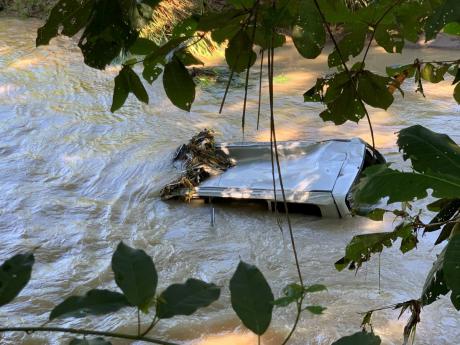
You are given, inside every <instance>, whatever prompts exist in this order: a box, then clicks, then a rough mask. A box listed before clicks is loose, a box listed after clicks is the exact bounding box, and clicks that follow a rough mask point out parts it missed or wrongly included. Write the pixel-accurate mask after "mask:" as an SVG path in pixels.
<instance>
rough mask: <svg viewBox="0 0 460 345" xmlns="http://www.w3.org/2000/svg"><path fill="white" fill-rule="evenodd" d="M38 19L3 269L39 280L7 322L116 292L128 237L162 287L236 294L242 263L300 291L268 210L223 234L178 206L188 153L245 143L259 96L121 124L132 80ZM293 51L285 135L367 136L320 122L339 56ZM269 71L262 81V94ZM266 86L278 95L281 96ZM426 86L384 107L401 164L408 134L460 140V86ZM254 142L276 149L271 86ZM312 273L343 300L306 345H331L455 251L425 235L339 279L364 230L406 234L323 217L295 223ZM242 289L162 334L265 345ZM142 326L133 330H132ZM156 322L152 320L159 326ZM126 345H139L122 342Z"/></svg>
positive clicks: (9, 339)
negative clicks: (233, 302) (319, 95)
mask: <svg viewBox="0 0 460 345" xmlns="http://www.w3.org/2000/svg"><path fill="white" fill-rule="evenodd" d="M39 24H40V23H39V22H38V21H32V20H16V19H6V18H0V120H1V121H0V191H1V194H0V239H1V241H2V246H1V247H0V259H1V260H2V261H3V260H4V259H5V258H7V257H9V256H10V255H13V254H14V253H17V252H20V251H26V250H33V249H35V253H36V265H35V266H34V270H33V276H32V280H31V282H30V283H29V285H28V286H27V288H26V289H25V290H23V292H22V293H21V294H20V296H19V297H18V298H16V300H15V301H14V302H13V303H11V304H9V305H7V306H4V307H2V308H1V311H0V324H1V325H2V326H4V325H40V324H42V323H43V322H45V321H46V320H47V317H48V311H49V310H50V309H51V308H52V307H53V306H54V305H56V304H57V303H59V302H61V301H62V300H63V298H64V297H66V296H69V295H72V294H82V293H84V292H86V291H87V290H88V289H90V288H96V287H99V288H112V289H115V288H116V286H115V284H114V281H113V276H112V273H111V269H110V259H111V255H112V253H113V251H114V248H115V246H116V245H117V243H118V242H119V241H120V240H123V241H125V242H126V243H128V244H130V245H132V246H134V247H137V248H143V249H144V250H145V251H146V252H147V253H148V254H150V255H151V256H153V258H154V261H155V263H156V266H157V269H158V271H159V276H160V283H159V285H160V288H161V289H162V288H164V287H166V286H167V285H168V284H170V283H174V282H183V281H184V280H185V279H186V278H188V277H196V278H199V279H203V280H206V281H212V282H215V283H217V284H219V285H222V286H224V287H226V286H228V282H229V279H230V277H231V274H232V272H233V271H234V269H235V268H236V265H237V263H238V261H239V259H240V258H241V259H244V260H245V261H248V262H252V263H255V264H257V266H258V267H259V268H260V269H261V270H262V271H263V272H264V274H265V275H266V278H267V279H268V280H269V282H270V284H271V286H272V289H273V290H274V292H275V294H276V295H279V294H280V292H281V289H282V288H283V286H285V285H286V284H288V283H290V282H293V281H295V279H296V274H295V267H294V265H293V259H292V256H291V251H290V245H289V243H288V241H287V240H286V239H283V235H282V234H281V232H280V231H279V229H278V227H277V225H276V222H275V220H274V218H273V215H272V214H270V213H268V212H267V211H266V210H262V209H244V208H241V207H234V206H219V207H218V208H217V210H216V212H217V224H216V226H215V227H211V226H210V210H209V208H208V207H207V206H206V205H201V204H192V205H187V204H184V203H180V202H163V201H161V200H160V198H159V197H158V193H159V190H160V189H161V187H162V186H163V185H164V184H165V183H166V182H168V181H169V180H170V179H171V176H172V175H174V174H176V172H175V171H174V169H173V168H172V167H171V164H170V158H171V154H172V152H173V151H174V149H175V148H176V147H177V146H178V145H179V144H181V143H183V142H185V141H186V140H188V138H190V137H191V136H192V135H194V134H195V133H196V132H197V131H199V130H200V129H203V128H212V129H214V130H215V131H216V132H217V135H218V139H219V140H221V141H239V140H241V129H240V125H241V119H240V114H241V105H242V101H243V97H242V94H243V91H242V90H241V89H238V90H232V91H231V92H230V95H229V97H228V101H227V106H226V109H225V111H224V113H223V115H219V114H218V113H217V109H218V105H219V103H220V100H221V97H222V94H223V90H224V85H223V84H221V83H217V84H214V85H212V86H210V87H203V88H202V89H200V90H198V92H197V100H196V102H195V104H194V105H193V109H192V112H190V113H185V112H182V111H180V110H178V109H177V108H175V107H174V106H172V105H171V104H170V103H169V101H168V100H167V99H166V97H165V95H164V91H163V90H162V86H161V83H156V84H154V86H153V87H150V88H149V95H150V99H151V102H150V105H144V104H140V103H139V102H137V101H136V100H133V99H132V98H130V99H129V101H128V102H127V104H126V106H125V107H123V108H122V109H121V110H120V111H119V112H117V113H116V114H111V113H110V112H109V111H108V109H109V108H110V103H111V94H112V88H113V77H114V75H115V74H116V73H117V71H116V68H111V69H108V71H105V72H100V71H96V70H93V69H90V68H88V67H87V66H85V65H84V64H83V62H82V58H81V54H80V52H79V50H78V48H77V47H76V44H75V42H74V41H73V40H71V39H67V38H59V39H56V40H54V41H53V42H52V44H51V45H50V46H48V47H40V48H38V49H36V48H35V47H34V40H35V30H36V28H37V27H38V25H39ZM292 52H293V49H292V47H288V48H285V49H283V50H282V51H280V52H279V53H278V54H277V57H276V72H275V75H276V80H275V81H276V85H275V88H276V100H275V107H276V119H277V127H278V136H279V139H281V140H283V139H302V140H309V141H312V142H314V141H317V140H322V139H327V138H348V137H351V136H361V137H363V138H364V139H366V140H369V134H368V128H367V125H366V123H365V121H363V122H362V123H361V124H359V125H355V124H348V125H346V126H341V127H335V126H333V125H329V124H328V125H325V124H324V123H323V122H322V121H321V120H320V119H319V117H318V116H317V114H318V113H319V112H320V110H321V106H319V105H312V104H305V103H303V102H302V96H301V95H302V93H303V92H304V91H305V90H307V89H308V88H309V87H310V86H311V85H312V84H313V83H314V80H315V78H316V77H317V76H318V75H320V74H321V73H323V72H324V71H325V66H326V55H322V56H320V57H319V58H318V59H316V60H315V61H307V60H301V59H299V58H298V57H297V56H295V55H294V54H291V53H292ZM420 55H423V56H424V57H426V58H427V59H437V58H453V57H458V51H454V50H440V49H428V48H425V49H408V50H407V51H406V52H405V53H404V55H392V56H388V55H387V54H384V53H383V52H382V51H381V50H380V49H378V48H375V49H373V50H372V52H371V55H370V57H369V63H368V67H369V68H370V69H376V70H379V71H381V70H382V68H383V67H384V66H385V65H387V64H395V63H404V62H411V61H412V60H413V59H414V57H416V56H420ZM256 75H257V73H256V71H254V75H253V76H252V77H253V78H251V80H252V83H253V84H254V85H255V84H256ZM266 87H267V86H266V85H264V90H265V91H266ZM414 89H415V86H414V84H413V80H411V81H409V82H408V83H406V84H405V85H404V90H405V91H406V96H405V98H404V99H401V96H399V95H396V102H395V104H394V105H393V106H392V107H391V108H390V110H389V111H388V112H386V111H382V110H373V111H372V118H373V119H374V125H375V131H376V134H377V138H376V139H377V140H376V141H377V146H378V148H379V149H381V150H382V152H383V153H384V154H385V155H386V156H387V158H388V159H389V160H390V161H396V162H397V164H401V162H400V158H399V157H400V156H399V155H398V153H397V148H396V145H395V139H396V137H395V134H394V133H395V132H396V131H397V130H398V129H400V128H403V127H406V126H409V125H412V124H414V123H420V124H422V125H424V126H427V127H428V128H430V129H432V130H435V131H441V132H446V133H449V134H452V137H453V138H454V139H455V140H456V141H457V142H459V141H460V136H459V133H460V121H458V120H456V117H457V116H458V111H459V108H458V106H457V105H455V102H454V101H453V99H452V87H451V86H450V83H449V82H443V83H440V84H438V85H436V86H431V85H427V87H426V94H427V98H426V99H424V98H423V97H422V96H421V95H419V94H415V93H414V92H413V90H414ZM249 94H250V96H249V98H250V100H249V109H250V110H249V117H248V120H247V123H248V127H247V128H246V140H266V139H267V137H268V133H269V132H268V131H267V124H268V116H267V107H266V106H264V108H263V112H262V113H263V118H262V119H261V124H262V128H261V130H259V131H256V130H255V115H254V114H255V109H256V99H257V88H256V87H255V86H254V87H251V88H250V92H249ZM292 221H293V227H294V231H295V237H296V241H297V246H298V249H299V252H300V261H301V265H302V272H303V274H304V277H305V279H306V281H307V282H308V283H323V284H326V285H327V286H328V288H329V290H328V292H324V293H319V294H316V295H314V296H312V297H311V301H310V302H311V303H312V304H321V305H324V306H326V307H327V308H328V309H327V311H326V312H325V314H324V315H322V316H312V315H309V314H305V315H304V316H303V318H302V321H301V322H300V324H299V328H298V331H297V332H296V334H295V336H294V338H293V341H292V344H295V345H306V344H330V343H331V342H332V340H334V339H336V338H338V337H339V336H341V335H345V334H349V333H352V332H354V331H357V330H358V329H359V325H360V320H361V317H362V316H361V315H359V314H358V312H362V311H365V310H367V309H370V308H375V307H379V306H384V305H390V304H393V303H396V302H400V301H403V300H407V299H410V298H417V297H418V295H419V292H420V291H421V287H422V285H423V282H424V278H425V275H426V273H427V272H428V270H429V269H430V267H431V262H432V260H433V259H434V258H435V255H436V253H438V252H439V251H440V249H439V248H434V247H433V246H432V243H433V238H432V237H425V238H422V239H421V242H420V245H419V248H418V250H416V251H413V252H411V253H409V254H407V255H405V257H404V260H403V256H402V254H401V253H399V251H398V250H397V248H396V249H391V250H386V251H385V252H384V254H382V256H381V290H380V291H379V288H378V270H379V269H378V258H375V259H374V260H372V261H371V263H370V264H368V265H366V266H365V267H364V268H363V269H362V270H361V271H360V272H358V274H357V275H355V274H354V273H353V272H342V273H338V272H336V271H335V269H334V267H333V263H334V262H335V261H336V260H337V259H339V258H340V257H341V256H342V255H343V253H344V247H345V245H346V243H347V241H349V240H350V239H351V237H352V236H353V235H355V234H359V233H365V232H376V231H381V230H382V229H391V226H392V219H390V218H389V219H387V220H386V222H385V223H384V224H382V223H378V222H372V221H367V220H364V219H358V218H355V219H346V220H336V219H319V218H314V217H308V216H304V215H293V216H292ZM228 295H229V294H228V289H227V288H224V289H223V296H222V298H221V300H220V301H218V302H217V303H214V304H213V305H212V306H211V307H209V308H207V309H206V310H202V311H199V312H198V313H196V314H195V315H194V316H192V317H177V318H175V319H172V320H167V321H164V322H162V323H160V324H159V326H158V329H157V331H156V335H158V336H159V337H164V338H168V339H171V340H175V341H186V342H191V343H193V344H200V345H211V344H220V345H224V344H232V345H246V344H255V339H254V338H251V336H250V335H249V334H247V333H246V332H245V331H244V329H243V328H242V327H241V326H240V324H239V322H238V320H237V319H236V317H235V316H234V314H233V312H232V311H231V309H230V308H229V305H230V303H229V297H228ZM289 311H290V310H289V309H283V310H276V312H275V314H274V319H273V322H272V326H271V330H270V331H269V333H268V335H267V336H264V338H263V343H264V344H266V345H275V344H279V340H280V339H281V338H282V337H283V336H284V335H285V334H286V333H287V331H288V328H289V325H291V324H292V322H293V315H292V314H291V313H290V312H289ZM397 316H398V314H397V312H396V311H384V312H380V313H377V314H376V315H375V319H374V327H375V331H376V332H377V333H378V334H379V335H380V336H381V337H382V339H383V342H384V344H399V343H401V339H402V328H403V325H404V320H400V321H398V320H397ZM91 319H92V320H93V321H92V322H91V323H88V322H86V321H83V320H72V319H69V320H65V321H60V322H55V323H56V324H59V325H64V326H72V327H83V326H90V325H95V326H97V328H99V329H107V330H109V329H110V330H117V331H126V332H134V331H135V328H136V326H135V314H134V312H133V311H129V310H127V311H124V312H121V313H118V314H116V315H109V316H105V317H94V318H91ZM126 320H130V322H128V323H127V324H126V322H125V321H126ZM147 322H148V320H147V319H146V320H145V321H144V324H147ZM1 337H2V338H1V344H2V345H10V344H34V345H36V344H62V343H65V342H64V341H63V340H62V339H65V338H63V337H61V336H56V335H49V336H47V335H46V334H33V335H24V334H8V335H4V336H1ZM458 339H460V319H459V317H458V312H456V311H455V310H454V309H453V308H452V307H451V306H450V302H449V300H448V298H443V299H442V300H441V301H439V302H438V303H435V304H433V305H431V306H429V307H427V308H426V309H425V310H424V311H423V313H422V322H421V323H420V325H419V326H418V328H417V341H416V343H417V344H426V345H433V344H436V345H442V344H456V343H457V341H458ZM113 343H114V344H126V343H127V342H126V341H125V342H121V341H113Z"/></svg>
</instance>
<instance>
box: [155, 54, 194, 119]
mask: <svg viewBox="0 0 460 345" xmlns="http://www.w3.org/2000/svg"><path fill="white" fill-rule="evenodd" d="M163 86H164V88H165V92H166V95H167V96H168V98H169V100H170V101H171V102H172V104H174V105H175V106H176V107H179V108H180V109H183V110H185V111H190V108H191V107H192V103H193V101H194V100H195V82H194V81H193V78H192V77H191V76H190V74H189V72H188V71H187V69H186V68H185V66H184V64H183V63H182V61H180V60H179V58H177V57H176V56H174V57H173V58H172V60H171V61H170V62H169V63H167V64H166V66H165V69H164V73H163Z"/></svg>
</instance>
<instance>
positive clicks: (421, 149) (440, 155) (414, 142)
mask: <svg viewBox="0 0 460 345" xmlns="http://www.w3.org/2000/svg"><path fill="white" fill-rule="evenodd" d="M397 143H398V146H399V148H400V150H402V151H403V158H404V159H405V160H407V159H410V161H411V163H412V167H413V168H414V169H415V170H416V171H418V172H421V173H425V172H427V173H428V172H437V173H443V174H449V175H452V176H457V175H458V171H460V147H459V146H458V145H457V144H456V143H455V141H453V140H452V139H451V138H450V137H449V136H448V135H446V134H441V133H436V132H433V131H431V130H429V129H428V128H425V127H423V126H420V125H415V126H411V127H408V128H405V129H403V130H401V131H400V132H399V135H398V141H397ZM459 195H460V194H459ZM457 196H458V195H457Z"/></svg>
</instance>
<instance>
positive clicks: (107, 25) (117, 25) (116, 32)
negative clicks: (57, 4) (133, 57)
mask: <svg viewBox="0 0 460 345" xmlns="http://www.w3.org/2000/svg"><path fill="white" fill-rule="evenodd" d="M63 1H66V0H63ZM133 1H134V0H130V1H127V2H125V3H123V4H122V3H120V2H118V1H117V2H114V1H112V0H98V1H95V2H94V6H93V10H92V12H91V15H90V16H89V17H88V18H87V22H86V23H85V24H86V26H85V30H84V32H83V34H82V36H81V38H80V41H79V43H78V46H79V47H80V49H81V51H82V53H83V56H84V60H85V63H86V64H87V65H88V66H90V67H93V68H97V69H104V68H105V67H106V66H107V65H108V64H109V63H111V62H112V60H113V59H115V58H116V57H118V56H120V53H121V52H122V50H125V51H126V50H128V49H129V47H130V46H131V45H132V44H133V43H134V42H135V41H136V39H137V37H138V31H137V29H138V28H137V22H136V21H137V20H136V18H134V17H132V16H127V14H126V13H127V12H129V9H128V7H129V8H130V7H131V5H133ZM136 11H137V10H136ZM133 13H134V12H133Z"/></svg>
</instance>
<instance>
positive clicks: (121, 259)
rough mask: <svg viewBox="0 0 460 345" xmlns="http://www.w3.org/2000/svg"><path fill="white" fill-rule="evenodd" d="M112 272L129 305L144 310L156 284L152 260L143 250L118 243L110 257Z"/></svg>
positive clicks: (156, 277)
mask: <svg viewBox="0 0 460 345" xmlns="http://www.w3.org/2000/svg"><path fill="white" fill-rule="evenodd" d="M112 270H113V272H114V273H115V281H116V283H117V285H118V286H119V287H120V289H121V290H122V291H123V293H124V295H125V296H126V298H127V300H128V301H129V303H130V304H132V305H135V306H137V307H138V308H140V309H142V310H146V308H147V306H148V304H149V303H150V301H151V300H152V298H153V297H154V296H155V291H156V288H157V283H158V276H157V271H156V269H155V265H154V264H153V260H152V258H151V257H150V256H148V255H147V254H146V253H145V252H144V251H143V250H141V249H133V248H131V247H129V246H127V245H126V244H124V243H123V242H120V244H119V245H118V247H117V250H116V251H115V253H114V254H113V257H112Z"/></svg>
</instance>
